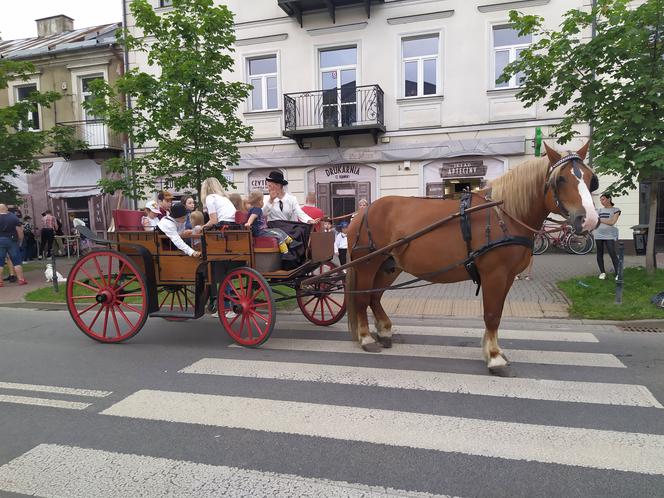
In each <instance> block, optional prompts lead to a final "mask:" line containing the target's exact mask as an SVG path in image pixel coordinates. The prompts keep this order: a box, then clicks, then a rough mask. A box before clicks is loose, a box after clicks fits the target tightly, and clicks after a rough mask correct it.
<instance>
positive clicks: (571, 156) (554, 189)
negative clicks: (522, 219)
mask: <svg viewBox="0 0 664 498" xmlns="http://www.w3.org/2000/svg"><path fill="white" fill-rule="evenodd" d="M577 161H579V162H581V163H583V158H582V157H581V156H579V155H578V154H577V153H575V152H568V153H567V155H566V156H564V157H561V158H560V159H558V160H557V161H556V162H555V163H553V164H552V165H550V166H549V170H548V171H547V174H546V182H545V183H544V194H545V195H546V191H547V189H548V188H549V187H550V188H551V193H552V194H553V200H554V202H555V203H556V207H557V208H558V211H560V214H561V215H562V216H564V217H565V218H567V219H569V217H570V214H569V210H568V209H567V208H566V207H565V205H564V204H563V201H561V200H560V196H559V195H558V182H556V181H551V176H552V175H553V172H554V171H555V170H556V169H557V168H559V167H564V166H565V165H566V164H567V163H569V162H571V163H572V173H573V174H574V176H576V177H577V178H578V179H579V180H581V179H582V178H583V172H582V171H581V168H580V166H579V164H578V163H577ZM598 183H599V182H598V180H597V176H596V175H595V174H594V173H593V176H592V178H591V179H590V189H589V190H590V191H591V192H592V191H594V190H597V186H598ZM593 186H594V188H593Z"/></svg>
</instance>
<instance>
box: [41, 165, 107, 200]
mask: <svg viewBox="0 0 664 498" xmlns="http://www.w3.org/2000/svg"><path fill="white" fill-rule="evenodd" d="M48 176H49V184H50V186H49V188H48V196H49V197H55V198H63V197H88V196H91V195H99V194H100V193H101V189H100V188H99V186H98V184H97V183H98V182H99V180H100V179H101V166H100V165H99V164H97V163H96V162H95V161H93V160H92V159H80V160H77V161H55V162H54V163H53V166H51V168H50V169H49V171H48Z"/></svg>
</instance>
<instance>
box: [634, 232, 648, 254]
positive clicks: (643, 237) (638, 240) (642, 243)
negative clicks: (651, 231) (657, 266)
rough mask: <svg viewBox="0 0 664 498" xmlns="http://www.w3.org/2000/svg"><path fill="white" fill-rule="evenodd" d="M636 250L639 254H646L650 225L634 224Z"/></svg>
mask: <svg viewBox="0 0 664 498" xmlns="http://www.w3.org/2000/svg"><path fill="white" fill-rule="evenodd" d="M632 230H633V231H634V250H635V251H636V254H638V255H639V256H644V255H645V254H646V243H647V241H648V225H634V226H633V227H632Z"/></svg>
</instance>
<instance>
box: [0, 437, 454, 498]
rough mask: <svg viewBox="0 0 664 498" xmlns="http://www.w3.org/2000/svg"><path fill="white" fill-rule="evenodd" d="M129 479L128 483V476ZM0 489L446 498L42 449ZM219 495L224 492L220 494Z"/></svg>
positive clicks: (4, 471)
mask: <svg viewBox="0 0 664 498" xmlns="http://www.w3.org/2000/svg"><path fill="white" fill-rule="evenodd" d="M129 475H130V476H131V478H130V479H128V478H127V476H129ZM0 489H2V490H4V491H8V492H13V493H24V494H28V495H31V496H67V497H69V498H78V497H80V498H88V497H91V496H99V497H102V496H103V497H104V498H126V497H128V496H130V497H142V496H146V497H148V496H149V497H151V496H178V497H196V498H204V497H210V498H212V497H218V496H226V497H234V496H272V497H284V498H290V497H292V496H347V497H357V498H362V497H366V496H372V497H376V498H388V497H396V496H403V497H412V498H425V497H431V498H436V497H438V498H445V496H444V495H431V494H428V493H414V492H408V491H403V490H397V489H390V488H382V487H378V486H364V485H362V484H351V483H348V482H343V481H331V480H327V479H312V478H303V477H299V476H296V475H289V474H277V473H273V472H257V471H252V470H245V469H239V468H236V467H224V466H216V465H206V464H201V463H193V462H184V461H179V460H171V459H167V458H156V457H149V456H143V455H129V454H124V453H115V452H110V451H101V450H93V449H87V448H77V447H72V446H61V445H53V444H41V445H39V446H37V447H36V448H33V449H32V450H31V451H29V452H27V453H25V454H23V455H22V456H20V457H18V458H16V459H15V460H13V461H11V462H9V463H8V464H6V465H4V466H2V467H0ZM222 490H223V492H222Z"/></svg>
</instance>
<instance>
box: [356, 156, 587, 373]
mask: <svg viewBox="0 0 664 498" xmlns="http://www.w3.org/2000/svg"><path fill="white" fill-rule="evenodd" d="M545 148H546V153H547V154H546V157H543V158H536V159H532V160H529V161H527V162H525V163H522V164H520V165H518V166H516V167H515V168H513V169H512V170H510V171H508V172H507V173H506V174H504V175H503V176H502V177H500V178H498V179H496V180H494V181H493V182H492V183H491V185H490V186H489V187H488V188H487V189H485V190H482V191H480V192H474V193H468V194H466V195H465V196H464V199H462V202H461V205H460V203H459V201H457V200H444V199H426V198H417V197H397V196H389V197H383V198H380V199H378V200H377V201H376V202H374V203H373V204H371V206H370V207H369V208H368V209H366V210H365V211H364V213H363V215H362V216H356V217H355V218H354V219H353V221H352V222H351V224H350V227H349V229H348V246H349V248H348V258H349V261H350V262H352V261H353V260H357V259H358V258H361V257H363V256H366V255H368V254H371V253H372V252H376V251H380V250H381V249H382V248H385V247H386V246H388V245H390V244H393V243H395V242H397V241H399V240H400V239H403V238H404V237H408V236H409V235H411V234H413V233H415V232H417V231H419V230H421V229H423V228H426V227H428V226H429V225H432V224H435V223H436V222H439V221H440V220H442V219H443V218H445V217H448V216H450V215H453V214H455V213H457V212H461V211H466V210H470V211H469V212H468V213H466V214H465V215H464V216H460V217H457V218H455V219H453V220H452V221H449V222H447V223H443V224H442V225H440V226H437V227H435V228H434V229H432V230H430V231H427V232H426V233H424V234H423V235H421V236H419V237H417V238H414V239H413V240H410V241H408V242H407V243H404V244H396V246H395V247H392V248H391V249H389V250H388V251H387V252H383V253H381V252H377V253H376V255H375V256H373V257H371V258H369V259H367V260H363V261H361V262H359V263H358V264H356V265H353V266H352V267H351V268H350V269H349V270H348V273H347V276H346V291H347V295H346V303H347V313H348V324H349V329H350V331H351V335H352V337H353V339H355V340H357V341H359V343H360V345H361V346H362V348H363V349H364V350H365V351H368V352H379V351H380V350H381V347H383V348H389V347H391V346H392V322H391V321H390V319H389V318H388V316H387V314H386V313H385V310H384V309H383V307H382V305H381V302H380V301H381V297H382V295H383V293H384V291H385V289H386V288H387V287H390V286H391V285H392V283H393V282H394V281H395V279H396V278H397V277H398V276H399V274H400V273H401V272H402V271H404V272H407V273H410V274H412V275H414V276H415V277H418V278H421V279H422V280H428V281H430V282H436V283H450V282H459V281H462V280H469V279H472V280H474V281H476V282H477V283H481V288H482V300H483V306H484V323H485V326H486V329H485V332H484V337H483V339H482V351H483V356H484V359H485V360H486V362H487V366H488V367H489V368H490V369H494V368H500V367H504V366H506V365H507V363H508V362H507V358H506V357H505V355H504V354H503V352H502V351H501V349H500V347H499V346H498V327H499V325H500V320H501V317H502V314H503V305H504V303H505V298H506V297H507V293H508V292H509V290H510V287H511V286H512V284H513V282H514V277H515V276H516V275H518V274H519V272H521V271H522V270H524V269H525V268H526V266H528V263H529V262H530V258H531V257H532V242H533V239H534V235H535V232H536V231H537V230H538V229H539V228H540V227H541V226H542V223H543V222H544V219H545V218H546V217H547V216H548V215H549V214H550V213H556V214H559V215H561V216H563V217H564V218H565V219H566V221H567V222H568V223H569V224H570V225H571V226H573V227H574V229H575V230H576V231H577V232H583V231H588V230H591V229H593V228H595V226H596V225H597V219H598V218H597V212H596V211H595V207H594V205H593V202H592V197H591V194H590V193H591V192H592V191H593V190H595V189H597V187H598V181H597V177H596V176H595V174H594V173H593V171H592V170H591V169H590V167H588V166H587V165H586V164H585V163H584V159H585V156H586V153H587V151H588V144H586V145H585V146H583V147H582V148H581V149H580V150H578V151H577V152H569V153H567V154H565V155H561V154H560V153H558V152H556V151H555V150H553V149H551V148H550V147H548V146H546V144H545ZM492 201H502V202H503V203H502V205H500V206H494V207H486V208H481V206H482V205H484V204H489V203H490V202H492ZM473 208H476V209H473ZM367 307H371V310H372V312H373V315H374V318H375V325H376V332H377V335H376V336H375V337H374V336H372V335H371V334H370V332H369V325H368V317H367Z"/></svg>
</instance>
